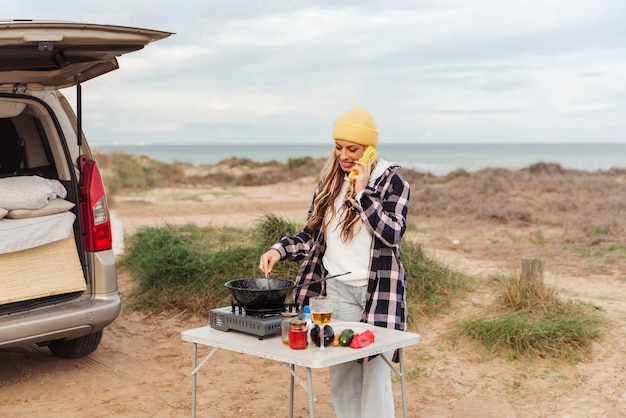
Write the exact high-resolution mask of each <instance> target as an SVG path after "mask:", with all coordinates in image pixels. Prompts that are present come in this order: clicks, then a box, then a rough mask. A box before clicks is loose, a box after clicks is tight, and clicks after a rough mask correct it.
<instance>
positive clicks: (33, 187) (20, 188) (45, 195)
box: [0, 176, 67, 210]
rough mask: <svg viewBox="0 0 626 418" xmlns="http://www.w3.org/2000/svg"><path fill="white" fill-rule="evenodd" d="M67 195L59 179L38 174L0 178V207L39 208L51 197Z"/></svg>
mask: <svg viewBox="0 0 626 418" xmlns="http://www.w3.org/2000/svg"><path fill="white" fill-rule="evenodd" d="M66 196H67V190H65V187H63V184H61V182H60V181H58V180H54V179H46V178H43V177H39V176H18V177H6V178H0V208H4V209H7V210H13V209H41V208H43V207H44V206H46V205H47V204H48V202H49V201H50V200H51V199H56V198H61V199H64V198H65V197H66Z"/></svg>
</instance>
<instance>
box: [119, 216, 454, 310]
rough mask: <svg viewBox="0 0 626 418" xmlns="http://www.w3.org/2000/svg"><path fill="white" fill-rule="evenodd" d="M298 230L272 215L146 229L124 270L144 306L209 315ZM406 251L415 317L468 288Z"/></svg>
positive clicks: (294, 267) (279, 273)
mask: <svg viewBox="0 0 626 418" xmlns="http://www.w3.org/2000/svg"><path fill="white" fill-rule="evenodd" d="M297 231H298V227H297V226H296V225H295V224H293V223H291V222H288V221H285V220H284V219H283V218H280V217H278V216H275V215H271V214H266V215H265V216H263V217H262V218H261V219H260V220H259V221H258V223H257V225H256V227H255V228H254V229H238V228H217V227H207V228H200V227H197V226H193V225H185V226H173V225H166V226H163V227H144V228H141V229H139V230H138V231H137V232H136V233H135V234H134V235H132V236H131V237H129V239H128V241H127V248H126V251H125V255H124V257H123V258H122V260H121V263H120V265H121V267H122V268H124V269H127V270H128V271H129V272H130V273H131V275H132V277H133V279H134V280H135V282H136V287H135V290H134V292H133V294H132V297H131V304H132V306H133V307H134V308H137V309H157V310H175V311H184V312H188V313H193V314H199V315H206V314H207V313H208V312H209V311H210V310H211V309H213V308H216V307H219V306H224V305H227V304H229V303H230V294H229V293H228V290H227V289H226V288H225V286H224V283H226V282H227V281H229V280H234V279H241V278H254V277H260V271H259V270H258V261H259V257H260V255H261V254H262V253H263V252H264V251H266V250H267V249H268V248H269V246H270V245H271V244H273V243H274V242H276V241H277V240H279V239H280V238H282V237H283V236H286V235H293V234H294V233H296V232H297ZM401 251H402V252H401V256H402V259H403V263H404V266H405V268H406V271H407V277H408V281H409V289H408V292H407V293H408V304H409V315H410V318H411V322H414V321H415V319H416V318H417V317H418V316H419V315H428V314H433V313H435V312H441V311H442V310H443V309H445V308H447V307H449V306H450V298H451V296H452V295H453V294H454V293H457V292H459V291H460V290H462V289H463V288H464V286H465V283H466V281H465V276H464V275H463V274H461V273H458V272H455V271H453V270H451V269H449V268H447V267H446V266H443V265H441V264H439V263H437V262H435V261H434V260H431V259H429V258H427V257H426V256H425V255H424V253H423V252H422V249H421V247H420V246H418V245H415V244H413V243H410V242H405V243H403V246H402V250H401ZM299 267H300V263H299V262H288V261H283V262H280V263H278V264H277V265H276V266H275V268H274V271H273V272H272V276H273V277H281V278H286V279H290V280H295V278H296V275H297V273H298V270H299Z"/></svg>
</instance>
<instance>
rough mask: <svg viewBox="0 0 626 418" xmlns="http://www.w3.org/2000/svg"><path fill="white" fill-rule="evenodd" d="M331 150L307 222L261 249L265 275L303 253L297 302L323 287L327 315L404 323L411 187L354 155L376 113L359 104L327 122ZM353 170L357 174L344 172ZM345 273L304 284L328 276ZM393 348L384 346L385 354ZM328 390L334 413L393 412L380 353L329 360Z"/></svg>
mask: <svg viewBox="0 0 626 418" xmlns="http://www.w3.org/2000/svg"><path fill="white" fill-rule="evenodd" d="M333 138H334V140H335V149H334V152H333V153H332V154H331V156H330V157H329V159H328V160H327V161H326V164H325V165H324V168H323V169H322V172H321V179H320V183H319V184H318V186H317V188H316V190H315V193H314V196H313V203H312V205H311V207H310V209H309V214H308V218H307V222H306V225H305V227H304V229H303V230H302V231H300V232H299V233H298V234H297V235H295V236H291V237H285V238H283V239H281V240H280V241H279V242H277V243H276V244H274V245H272V247H271V249H270V250H269V251H267V252H266V253H265V254H263V255H262V256H261V259H260V263H259V268H260V269H261V271H263V273H265V274H266V275H268V274H270V273H271V271H272V268H273V266H274V265H275V264H276V263H277V262H278V261H280V260H292V261H299V260H302V261H303V262H302V266H301V269H300V272H299V273H298V280H297V281H298V284H304V286H303V287H301V288H299V289H298V292H297V295H296V301H297V302H298V304H299V305H300V306H301V307H302V306H303V305H305V304H307V303H308V302H307V301H308V298H309V297H312V296H317V295H319V294H326V295H327V296H329V297H331V298H333V299H334V300H335V308H334V312H333V318H334V319H338V320H341V321H357V322H358V321H362V322H367V323H369V324H372V325H377V326H382V327H388V328H394V329H398V330H403V331H404V330H406V322H407V307H406V276H405V273H404V267H403V266H402V262H401V261H400V241H401V238H402V235H403V234H404V232H405V230H406V215H407V210H408V206H409V194H410V188H409V185H408V183H407V182H406V181H405V180H404V179H403V178H402V176H401V175H400V173H399V172H398V169H399V167H398V166H396V165H391V164H390V163H389V162H387V161H385V160H382V159H378V160H377V161H375V162H373V163H370V164H366V163H363V162H361V161H359V158H360V157H361V155H362V154H363V152H364V151H365V149H366V147H367V146H368V145H371V146H373V147H376V145H377V143H378V128H377V127H376V122H375V121H374V118H373V117H372V116H371V115H370V114H369V113H368V112H367V111H366V110H365V109H363V108H360V107H357V108H354V109H352V110H349V111H348V112H346V113H345V114H343V115H342V116H341V117H340V118H339V119H338V120H337V121H336V122H335V125H334V128H333ZM352 170H357V174H356V175H355V176H351V177H352V178H351V179H350V178H349V177H348V173H350V171H352ZM346 272H350V274H347V275H343V276H341V277H338V278H336V279H333V280H328V281H327V282H323V283H324V284H323V285H321V284H319V283H315V284H312V285H311V286H307V285H306V284H307V283H309V282H311V281H314V280H319V279H322V278H324V277H327V276H331V275H335V274H341V273H346ZM391 354H392V353H385V355H386V356H387V358H389V356H390V355H391ZM329 374H330V383H331V392H332V394H333V401H334V404H335V411H336V414H337V417H339V418H348V417H354V418H361V417H393V416H394V405H393V394H392V392H391V374H390V370H389V367H388V366H387V364H386V363H385V361H384V360H383V359H382V358H380V357H379V356H378V357H374V358H371V359H362V361H358V362H351V363H346V364H341V365H338V366H333V367H331V368H330V369H329Z"/></svg>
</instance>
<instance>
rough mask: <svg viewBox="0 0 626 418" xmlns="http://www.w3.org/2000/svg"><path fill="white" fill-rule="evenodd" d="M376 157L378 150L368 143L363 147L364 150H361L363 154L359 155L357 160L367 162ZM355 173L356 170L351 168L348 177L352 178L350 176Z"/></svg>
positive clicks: (372, 160)
mask: <svg viewBox="0 0 626 418" xmlns="http://www.w3.org/2000/svg"><path fill="white" fill-rule="evenodd" d="M376 157H378V151H376V148H374V147H373V146H371V145H368V147H367V148H366V149H365V152H363V155H361V158H359V161H363V162H364V163H365V164H369V163H371V162H374V161H375V160H376ZM357 174H358V172H357V170H352V171H351V172H350V174H348V178H349V179H352V177H354V176H356V175H357Z"/></svg>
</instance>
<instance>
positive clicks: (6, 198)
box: [0, 21, 171, 357]
mask: <svg viewBox="0 0 626 418" xmlns="http://www.w3.org/2000/svg"><path fill="white" fill-rule="evenodd" d="M170 35H171V33H169V32H162V31H155V30H150V29H141V28H131V27H123V26H110V25H98V24H83V23H72V22H53V21H41V22H37V21H0V348H5V347H16V346H22V345H26V344H32V343H37V344H42V345H44V344H45V345H49V347H50V349H51V350H52V352H53V353H54V354H57V355H60V356H63V357H78V356H83V355H86V354H89V353H90V352H92V351H93V350H95V349H96V347H97V346H98V344H99V342H100V338H101V336H102V330H103V328H104V327H106V326H107V325H109V324H110V323H111V322H113V321H114V320H115V318H116V317H117V315H118V314H119V312H120V309H121V301H120V297H119V292H118V287H117V272H116V265H115V255H114V254H113V250H112V233H111V223H110V216H109V209H108V204H107V200H106V191H105V187H104V183H103V181H102V176H101V175H100V171H99V168H98V164H97V162H96V161H95V160H94V159H93V157H92V154H91V151H90V149H89V146H88V143H87V141H86V139H85V138H84V137H83V135H82V129H81V125H82V124H81V118H80V115H81V111H80V109H81V100H80V98H81V95H80V92H81V83H83V82H85V81H87V80H90V79H92V78H94V77H97V76H100V75H102V74H105V73H107V72H109V71H112V70H115V69H117V68H118V62H117V57H118V56H120V55H123V54H126V53H128V52H133V51H137V50H140V49H142V48H143V47H144V46H145V45H147V44H149V43H151V42H153V41H157V40H160V39H163V38H166V37H168V36H170ZM70 86H76V87H77V88H76V90H77V112H78V117H77V116H76V114H75V113H74V111H73V109H72V108H71V106H70V105H69V103H68V101H67V100H66V98H65V97H64V96H63V94H62V93H61V92H60V89H62V88H65V87H70Z"/></svg>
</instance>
